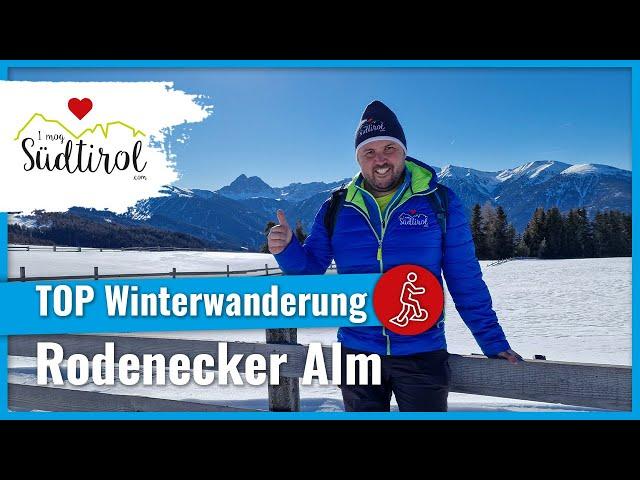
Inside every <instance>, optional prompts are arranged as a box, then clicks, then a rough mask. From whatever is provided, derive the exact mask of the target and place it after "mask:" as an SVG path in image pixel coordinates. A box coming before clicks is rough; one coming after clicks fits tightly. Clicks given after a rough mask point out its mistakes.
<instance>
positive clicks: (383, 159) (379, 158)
mask: <svg viewBox="0 0 640 480" xmlns="http://www.w3.org/2000/svg"><path fill="white" fill-rule="evenodd" d="M375 161H376V164H383V163H386V162H387V157H386V156H385V154H384V153H383V152H377V153H376V158H375Z"/></svg>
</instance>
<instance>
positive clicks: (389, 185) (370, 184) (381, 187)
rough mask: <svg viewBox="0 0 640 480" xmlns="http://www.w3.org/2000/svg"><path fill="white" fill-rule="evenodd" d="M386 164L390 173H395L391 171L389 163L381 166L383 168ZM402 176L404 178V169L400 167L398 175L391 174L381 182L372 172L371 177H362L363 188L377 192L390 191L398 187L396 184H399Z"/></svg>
mask: <svg viewBox="0 0 640 480" xmlns="http://www.w3.org/2000/svg"><path fill="white" fill-rule="evenodd" d="M386 166H388V167H389V168H390V169H391V171H392V173H395V172H393V167H392V166H391V165H385V166H383V167H382V168H385V167H386ZM403 178H404V169H402V171H401V172H400V173H399V174H398V175H395V176H392V177H391V178H390V179H389V180H388V181H386V182H384V183H382V184H381V183H379V182H377V181H376V178H375V173H374V174H373V176H372V178H367V177H365V179H364V180H365V188H366V189H367V190H371V191H374V192H379V193H384V192H391V191H393V190H395V189H396V188H397V187H398V185H400V183H402V180H403Z"/></svg>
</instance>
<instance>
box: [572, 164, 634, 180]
mask: <svg viewBox="0 0 640 480" xmlns="http://www.w3.org/2000/svg"><path fill="white" fill-rule="evenodd" d="M561 174H562V175H622V176H628V177H630V176H631V172H629V171H628V170H622V169H620V168H616V167H612V166H610V165H602V164H598V163H583V164H580V165H571V166H570V167H569V168H567V169H565V170H563V171H562V172H561Z"/></svg>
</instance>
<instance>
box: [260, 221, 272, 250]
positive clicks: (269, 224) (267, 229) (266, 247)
mask: <svg viewBox="0 0 640 480" xmlns="http://www.w3.org/2000/svg"><path fill="white" fill-rule="evenodd" d="M275 226H276V222H272V221H268V222H267V226H266V227H264V234H265V236H266V235H269V232H270V231H271V229H272V228H273V227H275ZM260 253H271V252H269V243H268V242H265V243H263V244H262V247H260Z"/></svg>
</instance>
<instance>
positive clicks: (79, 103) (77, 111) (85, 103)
mask: <svg viewBox="0 0 640 480" xmlns="http://www.w3.org/2000/svg"><path fill="white" fill-rule="evenodd" d="M67 105H68V107H69V110H71V113H73V114H74V115H75V116H76V117H78V120H82V119H83V118H84V116H85V115H86V114H87V113H89V112H90V111H91V109H92V108H93V102H92V101H91V100H90V99H88V98H83V99H82V100H78V99H77V98H72V99H70V100H69V103H68V104H67Z"/></svg>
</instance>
